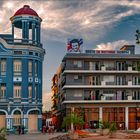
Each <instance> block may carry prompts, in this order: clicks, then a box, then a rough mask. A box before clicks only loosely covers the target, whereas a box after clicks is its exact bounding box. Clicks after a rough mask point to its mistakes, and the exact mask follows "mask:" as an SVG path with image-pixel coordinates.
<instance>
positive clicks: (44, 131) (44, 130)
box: [42, 125, 46, 134]
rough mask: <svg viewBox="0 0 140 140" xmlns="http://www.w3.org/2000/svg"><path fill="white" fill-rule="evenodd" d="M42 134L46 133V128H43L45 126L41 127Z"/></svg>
mask: <svg viewBox="0 0 140 140" xmlns="http://www.w3.org/2000/svg"><path fill="white" fill-rule="evenodd" d="M42 133H43V134H45V133H46V126H45V125H44V126H43V131H42Z"/></svg>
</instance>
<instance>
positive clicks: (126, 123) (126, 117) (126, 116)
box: [125, 107, 129, 129]
mask: <svg viewBox="0 0 140 140" xmlns="http://www.w3.org/2000/svg"><path fill="white" fill-rule="evenodd" d="M128 122H129V120H128V107H125V128H126V129H128Z"/></svg>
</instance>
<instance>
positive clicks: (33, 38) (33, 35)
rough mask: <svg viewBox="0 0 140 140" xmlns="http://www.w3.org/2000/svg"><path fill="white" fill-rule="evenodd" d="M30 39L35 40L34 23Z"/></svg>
mask: <svg viewBox="0 0 140 140" xmlns="http://www.w3.org/2000/svg"><path fill="white" fill-rule="evenodd" d="M32 41H33V43H34V42H35V23H32Z"/></svg>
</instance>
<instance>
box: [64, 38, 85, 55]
mask: <svg viewBox="0 0 140 140" xmlns="http://www.w3.org/2000/svg"><path fill="white" fill-rule="evenodd" d="M82 44H83V39H68V42H67V52H69V53H71V52H72V53H73V52H74V53H79V52H82Z"/></svg>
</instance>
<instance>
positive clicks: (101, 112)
mask: <svg viewBox="0 0 140 140" xmlns="http://www.w3.org/2000/svg"><path fill="white" fill-rule="evenodd" d="M99 120H101V121H102V120H103V108H102V107H99Z"/></svg>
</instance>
